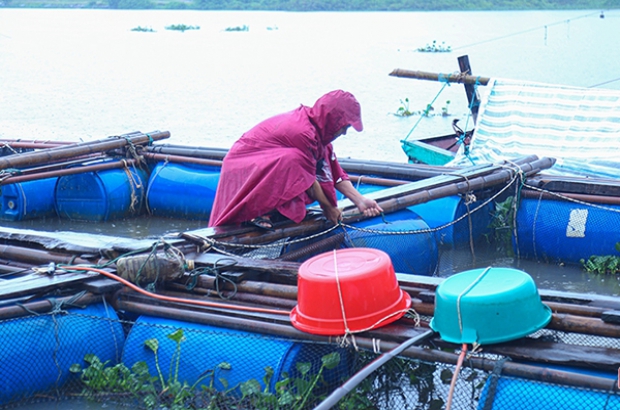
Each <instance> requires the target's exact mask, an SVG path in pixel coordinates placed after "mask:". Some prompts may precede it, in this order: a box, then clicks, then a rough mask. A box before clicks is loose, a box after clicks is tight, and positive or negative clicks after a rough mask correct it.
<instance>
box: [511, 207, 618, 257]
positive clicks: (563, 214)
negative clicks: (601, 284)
mask: <svg viewBox="0 0 620 410" xmlns="http://www.w3.org/2000/svg"><path fill="white" fill-rule="evenodd" d="M516 223H517V238H516V240H513V245H514V248H515V253H516V254H517V255H518V256H519V257H521V258H528V259H536V260H541V261H546V262H553V263H558V262H563V263H572V264H579V263H580V262H579V261H580V260H581V259H585V260H587V259H588V258H590V256H593V255H600V256H604V255H615V256H618V255H619V253H618V251H617V250H616V243H617V242H619V241H620V239H619V237H618V230H620V207H619V206H617V205H615V206H614V205H605V206H604V207H594V206H589V205H586V204H580V203H573V202H567V201H556V200H550V199H543V200H538V199H525V198H524V199H522V200H521V202H520V204H519V209H518V211H517V222H516ZM513 239H514V238H513Z"/></svg>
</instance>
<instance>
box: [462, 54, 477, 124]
mask: <svg viewBox="0 0 620 410" xmlns="http://www.w3.org/2000/svg"><path fill="white" fill-rule="evenodd" d="M458 61H459V68H460V69H461V74H464V75H471V74H472V73H471V66H470V65H469V56H467V55H464V56H460V57H459V58H458ZM464 85H465V94H467V102H468V103H469V106H470V107H471V116H472V117H473V119H474V125H475V124H476V120H477V119H478V108H479V107H480V99H479V98H478V90H476V85H475V84H468V83H466V84H464ZM472 101H473V102H472ZM465 131H467V130H465Z"/></svg>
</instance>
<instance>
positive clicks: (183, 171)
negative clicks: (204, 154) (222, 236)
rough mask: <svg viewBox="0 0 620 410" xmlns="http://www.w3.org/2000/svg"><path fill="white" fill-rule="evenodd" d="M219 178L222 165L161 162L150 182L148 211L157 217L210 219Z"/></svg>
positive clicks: (153, 172)
mask: <svg viewBox="0 0 620 410" xmlns="http://www.w3.org/2000/svg"><path fill="white" fill-rule="evenodd" d="M219 180H220V168H219V167H210V166H203V165H195V164H172V163H167V164H166V163H163V162H162V163H159V164H157V165H156V166H155V168H153V171H152V172H151V177H150V179H149V182H148V190H147V194H146V197H147V206H148V210H149V212H151V213H152V214H153V215H157V216H167V217H172V218H185V219H208V218H209V215H210V213H211V208H213V201H214V200H215V192H216V190H217V184H218V182H219Z"/></svg>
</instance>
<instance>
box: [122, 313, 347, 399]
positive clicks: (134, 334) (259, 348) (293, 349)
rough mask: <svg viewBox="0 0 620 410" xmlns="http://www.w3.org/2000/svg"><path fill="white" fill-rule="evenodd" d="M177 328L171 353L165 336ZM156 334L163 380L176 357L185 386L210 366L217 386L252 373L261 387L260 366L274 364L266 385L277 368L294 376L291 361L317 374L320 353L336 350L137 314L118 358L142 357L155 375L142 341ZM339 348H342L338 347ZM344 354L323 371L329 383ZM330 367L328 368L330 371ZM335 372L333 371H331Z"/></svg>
mask: <svg viewBox="0 0 620 410" xmlns="http://www.w3.org/2000/svg"><path fill="white" fill-rule="evenodd" d="M178 329H183V336H184V340H183V341H182V342H181V344H180V346H181V350H180V356H177V355H176V353H175V352H177V343H176V342H175V341H174V340H172V339H170V338H169V337H168V336H169V335H171V334H172V333H174V332H175V331H177V330H178ZM149 339H157V343H158V346H159V348H158V353H157V354H158V362H159V366H160V368H161V369H162V370H163V372H164V377H165V379H166V380H167V379H168V375H169V369H170V365H171V363H173V365H174V366H175V367H176V358H177V357H180V361H179V363H178V370H179V373H178V379H177V380H178V381H179V382H181V383H183V382H187V383H188V384H189V385H190V386H191V385H193V384H194V383H196V382H198V384H197V386H196V388H200V385H201V384H202V385H205V386H206V385H209V383H210V382H211V378H210V377H207V378H205V379H204V380H202V381H201V380H200V378H201V376H205V375H209V372H210V371H213V370H215V372H216V373H215V376H214V386H215V388H217V389H218V390H220V391H223V390H227V389H232V388H234V387H235V386H238V385H239V384H241V383H244V382H247V381H249V380H251V379H256V380H257V381H259V382H260V383H261V385H262V388H265V385H264V380H263V378H264V376H265V374H266V373H265V369H266V367H271V368H272V369H273V370H274V375H273V378H272V380H271V385H270V386H268V387H269V389H270V390H271V391H274V389H275V383H276V382H277V381H279V380H281V377H282V374H283V373H287V374H288V375H289V376H290V377H299V375H297V376H296V372H297V370H296V365H297V363H301V362H304V363H312V364H313V367H312V370H311V372H313V374H317V372H318V370H319V366H320V363H321V358H322V357H323V356H324V355H326V354H328V353H332V352H334V351H336V349H337V348H336V347H334V346H330V345H322V344H317V343H300V342H294V341H291V340H288V339H285V338H277V337H270V336H264V335H260V334H257V333H251V332H245V331H240V330H233V329H226V328H221V327H215V326H208V325H202V324H196V323H190V322H182V321H177V320H172V319H163V318H157V317H151V316H141V317H140V318H139V319H138V320H137V321H136V324H135V325H134V326H133V327H132V329H131V331H130V332H129V335H128V336H127V342H126V343H125V349H124V352H123V363H125V365H126V366H128V367H131V366H133V365H134V364H135V363H136V362H139V361H144V362H146V363H147V365H148V367H149V372H150V374H151V375H153V376H154V375H157V374H158V373H157V367H156V364H155V354H154V352H153V351H152V350H151V349H150V348H148V347H146V346H145V341H147V340H149ZM338 351H339V352H346V350H342V349H338ZM347 368H348V358H347V357H346V356H345V353H341V362H340V364H339V365H338V366H337V367H336V368H335V369H333V370H330V371H328V372H327V373H326V374H325V377H326V378H327V379H328V380H329V379H331V380H332V381H333V382H334V383H337V382H340V378H341V377H344V378H346V377H347V376H348V374H347V373H348V371H347ZM330 372H331V373H330ZM336 375H337V376H339V377H336Z"/></svg>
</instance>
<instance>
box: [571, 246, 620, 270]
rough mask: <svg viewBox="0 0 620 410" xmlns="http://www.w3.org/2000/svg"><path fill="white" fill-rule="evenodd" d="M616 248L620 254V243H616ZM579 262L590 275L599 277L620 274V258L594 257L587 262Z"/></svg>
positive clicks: (609, 256) (608, 256) (614, 256)
mask: <svg viewBox="0 0 620 410" xmlns="http://www.w3.org/2000/svg"><path fill="white" fill-rule="evenodd" d="M615 248H616V250H617V251H618V252H620V242H618V243H616V246H615ZM579 262H580V263H581V266H582V267H583V269H584V270H585V271H586V272H588V273H594V274H597V275H615V274H618V273H620V256H616V255H603V256H600V255H592V256H590V257H589V258H588V259H587V260H586V259H581V260H580V261H579Z"/></svg>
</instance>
